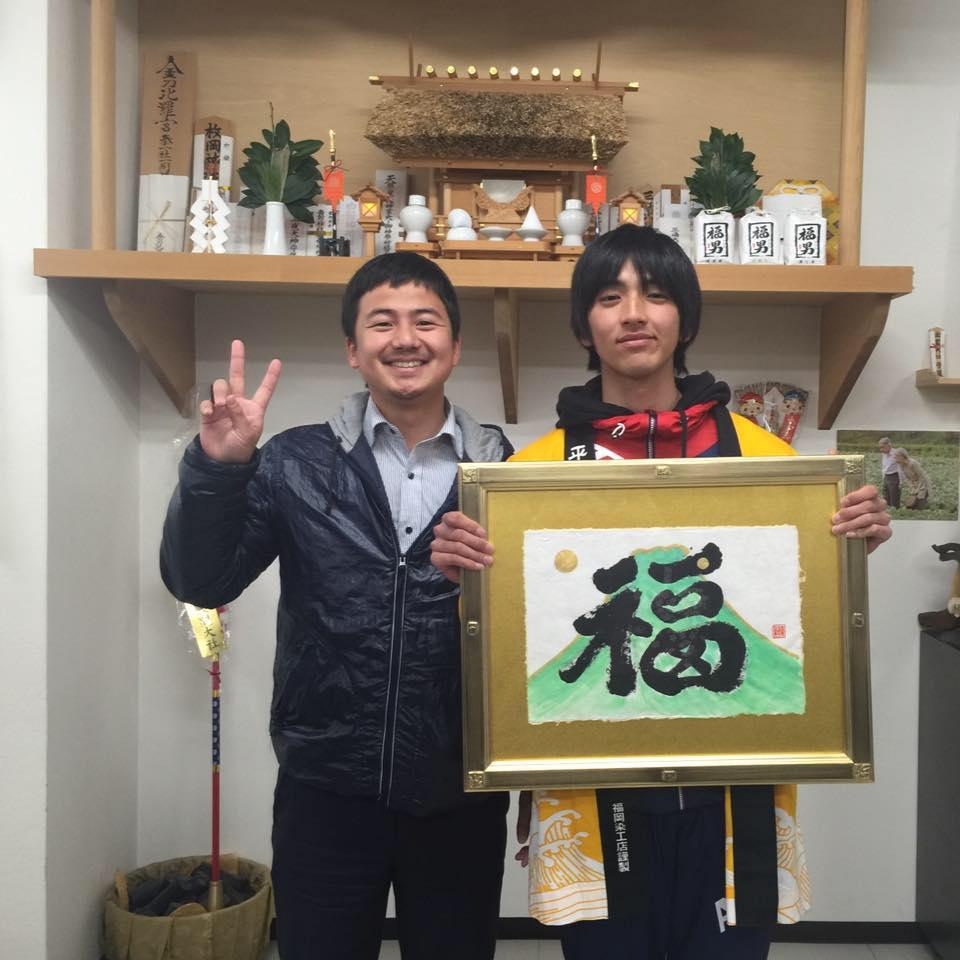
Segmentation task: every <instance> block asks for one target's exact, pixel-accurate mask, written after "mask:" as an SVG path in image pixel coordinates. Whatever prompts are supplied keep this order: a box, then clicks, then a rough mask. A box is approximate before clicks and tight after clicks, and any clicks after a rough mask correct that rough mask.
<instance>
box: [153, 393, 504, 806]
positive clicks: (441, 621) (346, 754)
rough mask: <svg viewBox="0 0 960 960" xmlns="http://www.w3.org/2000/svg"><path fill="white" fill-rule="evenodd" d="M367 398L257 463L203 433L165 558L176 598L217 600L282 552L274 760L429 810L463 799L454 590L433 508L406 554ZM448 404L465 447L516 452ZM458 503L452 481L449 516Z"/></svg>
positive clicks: (475, 456)
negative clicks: (433, 558)
mask: <svg viewBox="0 0 960 960" xmlns="http://www.w3.org/2000/svg"><path fill="white" fill-rule="evenodd" d="M366 401H367V394H366V393H360V394H355V395H354V396H352V397H349V398H347V400H346V401H345V403H344V405H343V407H342V408H341V410H340V413H339V414H338V415H337V416H336V417H335V418H333V419H332V420H331V421H330V422H329V423H326V424H319V425H315V426H307V427H297V428H294V429H292V430H287V431H285V432H284V433H281V434H279V435H277V436H276V437H274V438H273V439H271V440H270V441H269V442H267V443H266V444H264V446H263V449H262V450H260V451H259V452H258V454H257V456H256V457H254V459H253V461H252V462H251V463H249V464H242V465H234V464H221V463H217V462H215V461H213V460H211V459H209V458H208V457H207V456H206V455H205V454H204V453H203V450H202V449H201V448H200V444H199V441H198V440H195V441H194V442H193V444H191V446H190V447H189V449H188V450H187V451H186V453H185V455H184V458H183V462H182V463H181V465H180V484H179V486H178V487H177V490H176V492H175V493H174V495H173V498H172V499H171V501H170V506H169V508H168V511H167V519H166V523H165V525H164V531H163V543H162V546H161V548H160V569H161V573H162V575H163V582H164V583H165V584H166V585H167V587H168V589H169V590H170V591H171V593H173V594H174V596H176V597H178V598H179V599H181V600H184V601H186V602H189V603H194V604H197V605H199V606H203V607H214V606H219V605H221V604H223V603H227V602H229V601H231V600H233V599H234V598H235V597H237V596H238V595H239V594H240V593H241V592H242V591H243V589H244V588H245V587H246V586H247V585H248V584H249V583H251V582H252V581H253V580H254V579H256V577H257V576H258V575H259V574H260V573H261V572H262V571H263V570H264V569H265V568H266V567H267V566H269V565H270V563H272V562H273V560H274V559H275V558H276V557H278V556H279V558H280V585H281V589H280V604H279V608H278V611H277V651H276V658H275V661H274V671H273V680H274V688H273V703H272V706H271V711H270V733H271V736H272V738H273V746H274V750H275V752H276V755H277V759H278V760H279V763H280V767H281V769H282V770H283V771H284V772H285V773H287V774H289V775H291V776H293V777H296V778H298V779H302V780H309V781H312V782H314V783H317V784H319V785H322V786H323V787H325V788H328V789H330V790H331V791H333V792H335V793H338V794H341V795H346V796H357V795H363V796H380V797H382V798H383V799H384V800H385V801H386V803H387V804H388V806H390V807H391V808H392V809H395V810H403V811H407V812H411V813H419V814H428V813H433V812H436V811H439V810H444V809H449V808H452V807H454V806H457V805H458V804H461V803H464V802H467V799H466V798H465V795H464V793H463V774H462V762H461V707H460V640H459V632H460V631H459V620H458V615H457V605H458V595H459V590H458V588H457V587H456V586H455V585H454V584H452V583H450V582H449V581H448V580H446V579H445V578H444V577H443V576H442V575H441V574H440V573H438V572H437V570H435V569H434V567H433V566H432V565H431V563H430V541H431V539H432V537H433V530H432V527H433V523H435V522H436V520H434V521H433V522H431V523H430V524H429V525H428V526H427V527H426V528H425V529H424V530H423V532H422V533H421V534H420V536H419V537H418V538H417V540H416V541H415V542H414V544H413V545H412V546H411V547H410V549H409V550H408V551H407V553H406V555H405V556H401V554H400V550H399V546H398V542H397V538H396V534H395V531H394V525H393V521H392V519H391V517H390V507H389V503H388V501H387V496H386V492H385V490H384V488H383V484H382V482H381V480H380V474H379V472H378V470H377V466H376V462H375V460H374V458H373V454H372V452H371V451H370V448H369V446H368V445H367V443H366V441H365V439H364V438H363V432H362V425H363V413H364V410H365V407H366ZM455 415H456V418H457V422H458V424H459V426H460V430H461V433H462V435H463V442H464V450H465V453H466V456H467V459H469V460H473V461H478V462H479V461H497V460H503V459H505V458H506V457H507V456H509V454H510V453H512V449H511V447H510V445H509V443H508V442H507V440H506V439H505V438H504V436H503V434H502V433H501V431H500V430H499V429H498V428H496V427H486V426H481V425H480V424H478V423H476V422H475V421H474V420H472V419H471V418H470V417H469V416H467V415H466V414H465V413H464V412H463V411H462V410H459V409H457V408H455ZM456 505H457V495H456V486H454V487H453V488H452V489H451V491H450V494H449V495H448V497H447V500H446V503H445V504H444V505H443V507H442V508H441V510H440V513H443V512H446V511H447V510H451V509H456ZM438 516H439V514H438Z"/></svg>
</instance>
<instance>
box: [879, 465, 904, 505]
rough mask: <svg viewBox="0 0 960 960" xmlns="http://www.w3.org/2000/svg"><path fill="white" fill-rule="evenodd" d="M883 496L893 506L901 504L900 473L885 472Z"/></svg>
mask: <svg viewBox="0 0 960 960" xmlns="http://www.w3.org/2000/svg"><path fill="white" fill-rule="evenodd" d="M883 498H884V500H886V501H887V503H889V504H890V506H891V507H899V506H900V474H899V473H885V474H884V475H883Z"/></svg>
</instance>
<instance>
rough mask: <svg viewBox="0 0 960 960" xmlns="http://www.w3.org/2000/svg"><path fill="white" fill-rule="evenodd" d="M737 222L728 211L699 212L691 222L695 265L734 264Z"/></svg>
mask: <svg viewBox="0 0 960 960" xmlns="http://www.w3.org/2000/svg"><path fill="white" fill-rule="evenodd" d="M736 234H737V221H736V220H734V219H733V214H732V213H730V211H729V210H715V211H710V210H701V211H700V212H699V213H698V214H697V215H696V217H695V218H694V220H693V235H694V243H695V245H696V262H697V263H736V262H737V255H736V249H737V247H736Z"/></svg>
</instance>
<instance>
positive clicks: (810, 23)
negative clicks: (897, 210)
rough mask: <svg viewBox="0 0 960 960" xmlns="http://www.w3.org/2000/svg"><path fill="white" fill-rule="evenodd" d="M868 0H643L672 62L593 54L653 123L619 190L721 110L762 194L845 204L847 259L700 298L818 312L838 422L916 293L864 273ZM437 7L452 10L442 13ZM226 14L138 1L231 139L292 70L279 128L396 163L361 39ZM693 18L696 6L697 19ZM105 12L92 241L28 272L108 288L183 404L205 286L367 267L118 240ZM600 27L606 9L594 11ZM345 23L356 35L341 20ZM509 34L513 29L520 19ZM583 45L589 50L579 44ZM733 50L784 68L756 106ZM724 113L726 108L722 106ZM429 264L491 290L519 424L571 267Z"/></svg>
mask: <svg viewBox="0 0 960 960" xmlns="http://www.w3.org/2000/svg"><path fill="white" fill-rule="evenodd" d="M566 3H569V10H567V8H566V7H565V6H564V4H566ZM604 3H607V4H608V5H609V6H610V10H611V16H613V15H614V11H617V10H620V9H622V4H621V5H620V7H617V6H616V4H615V2H614V0H599V3H598V7H602V6H603V5H604ZM866 4H867V0H846V2H843V0H812V6H813V8H815V9H811V10H809V11H808V18H807V20H805V21H804V24H801V25H799V26H798V25H797V24H796V23H792V22H791V23H790V24H786V23H784V24H783V25H782V26H781V25H780V24H779V23H777V22H776V19H775V11H770V5H768V4H765V3H763V2H762V0H747V2H745V3H743V4H742V5H740V4H738V5H737V9H736V10H727V9H725V10H724V11H723V12H722V14H721V12H719V11H716V7H717V6H724V7H725V6H726V5H716V4H712V3H711V2H710V0H697V2H696V3H695V4H694V6H696V7H697V8H698V10H697V11H688V15H690V16H691V20H690V22H689V23H686V24H677V23H676V22H674V21H673V20H672V19H671V18H673V17H674V16H675V12H674V11H672V10H669V9H664V8H663V5H661V4H657V3H654V2H653V0H650V2H649V3H647V4H646V6H644V4H643V3H640V4H638V6H637V8H636V9H635V10H632V11H631V15H632V16H633V15H635V16H637V17H638V18H639V21H642V23H641V26H642V27H643V29H642V31H641V30H640V26H638V27H637V30H638V35H639V34H640V33H642V35H643V36H644V38H645V50H646V51H651V50H652V51H657V49H658V47H657V44H658V42H660V43H667V42H672V43H676V42H677V41H676V38H677V36H678V33H677V31H678V28H679V27H683V31H682V32H683V38H684V41H683V44H682V45H681V47H682V48H679V49H676V50H675V51H671V52H670V53H669V55H668V54H667V53H663V54H662V56H660V57H659V59H658V57H657V56H656V55H653V56H646V57H645V58H643V59H641V61H640V63H641V65H640V66H639V67H638V65H637V63H638V61H637V55H638V51H632V50H630V49H628V48H627V46H625V44H624V43H622V42H621V43H620V45H619V47H618V45H617V42H616V40H615V41H614V42H613V43H609V42H605V45H604V57H605V61H606V62H608V63H609V64H610V72H611V74H615V75H618V76H619V75H624V76H631V77H632V76H633V75H636V74H637V73H638V72H639V73H640V75H641V80H640V93H641V96H640V97H639V98H637V97H631V98H630V99H631V103H630V112H631V114H639V116H640V117H641V120H640V121H638V123H640V125H641V127H642V128H643V129H645V128H647V127H652V128H654V129H656V131H657V134H658V135H657V137H656V138H655V139H649V140H648V139H645V138H634V137H633V136H632V138H631V143H630V144H628V145H627V147H625V148H624V149H623V151H621V153H620V155H618V157H617V159H616V160H615V161H614V163H613V164H612V165H611V169H610V179H611V184H610V185H611V188H612V191H613V193H616V192H617V189H618V188H619V187H626V186H627V185H628V183H631V182H634V181H638V180H641V179H642V180H643V181H645V182H651V183H660V182H674V181H675V180H676V177H677V175H678V172H685V171H686V170H687V169H688V168H689V160H688V159H687V158H688V157H689V155H690V153H691V150H692V149H693V148H695V146H696V141H697V139H698V137H699V136H702V135H703V134H704V133H705V132H706V129H707V127H708V126H709V124H710V123H711V122H718V121H717V120H716V119H715V118H716V117H718V116H722V115H723V114H724V113H725V112H726V114H727V116H728V117H732V120H730V121H728V120H723V121H722V122H723V123H724V124H725V125H726V126H727V127H728V129H738V128H739V129H740V130H741V132H743V133H745V135H747V134H749V135H747V143H748V146H749V147H750V148H751V149H753V150H755V151H756V152H757V154H758V157H759V158H760V162H759V165H760V166H761V169H762V171H763V172H764V173H765V174H766V176H765V177H764V179H763V180H761V186H763V185H768V186H769V185H772V183H773V182H775V181H776V180H778V179H780V178H781V177H786V176H797V175H803V173H806V172H808V171H809V173H810V175H816V176H820V177H821V178H822V179H824V180H826V181H827V182H828V183H830V184H831V186H832V185H834V184H836V185H838V187H839V189H838V191H837V192H838V194H839V196H840V197H841V200H842V202H843V209H842V224H841V244H840V265H838V266H829V267H785V266H776V267H757V266H746V265H744V266H739V265H738V266H713V265H710V266H706V265H703V266H700V267H698V273H699V276H700V280H701V284H702V286H703V292H704V301H705V303H707V304H712V303H735V304H742V305H745V306H759V305H766V304H781V305H782V304H796V305H806V306H812V307H816V308H819V311H818V312H819V325H820V385H819V411H818V423H819V426H820V427H821V428H824V429H825V428H828V427H830V426H831V425H832V424H833V422H834V420H835V419H836V417H837V414H838V413H839V411H840V409H841V408H842V406H843V403H844V401H845V400H846V398H847V396H848V395H849V393H850V390H851V389H852V388H853V385H854V383H855V382H856V380H857V378H858V377H859V375H860V372H861V371H862V370H863V367H864V365H865V364H866V362H867V359H868V358H869V356H870V354H871V352H872V350H873V348H874V346H875V344H876V342H877V340H878V339H879V337H880V335H881V333H882V332H883V328H884V325H885V323H886V318H887V313H888V310H889V305H890V301H891V300H892V299H893V298H894V297H899V296H902V295H904V294H907V293H909V292H910V291H911V289H912V282H913V271H912V268H910V267H863V266H860V201H861V179H862V161H863V123H864V96H865V50H866V35H867V9H866ZM364 6H365V13H366V14H367V15H369V16H371V17H373V18H374V19H375V18H376V15H378V14H381V15H383V16H387V15H388V14H391V13H395V4H392V3H391V2H390V0H368V3H367V4H365V5H364ZM513 6H514V7H516V6H517V5H513ZM575 8H576V9H580V8H579V7H577V6H576V5H575V4H574V3H573V0H560V3H559V4H558V9H557V17H558V18H562V17H563V16H565V15H566V14H565V11H566V13H570V15H571V16H572V12H573V11H574V9H575ZM699 8H702V9H699ZM437 9H438V11H439V10H440V9H441V5H438V8H437ZM442 9H443V10H446V11H447V12H448V14H447V15H448V16H449V17H451V18H452V17H454V13H453V12H452V8H450V7H449V6H445V7H442ZM219 11H220V8H219V7H218V5H216V4H215V3H213V2H211V0H193V2H188V0H170V3H168V4H166V5H164V9H163V13H162V16H161V14H160V12H159V11H158V10H157V9H156V8H155V6H153V5H150V4H149V3H142V4H141V11H140V22H141V43H142V44H143V45H144V46H146V45H151V46H166V47H167V48H168V49H194V50H197V51H198V52H199V53H200V54H201V56H202V61H201V64H203V63H208V62H209V63H210V64H211V66H212V67H213V69H211V70H210V71H209V76H208V73H207V72H204V71H203V67H202V66H201V70H202V73H201V87H200V100H199V102H198V111H200V112H201V113H217V114H223V115H225V116H231V117H232V118H233V119H234V120H235V122H236V124H237V137H238V141H239V142H241V143H245V142H249V140H250V139H251V138H253V137H254V136H256V134H257V133H258V131H259V128H260V126H262V125H263V119H264V107H265V103H266V101H267V100H268V99H271V97H272V94H271V89H272V87H271V85H270V77H271V76H273V77H276V76H280V75H281V74H282V75H284V76H285V77H290V76H294V77H296V78H297V79H298V80H300V81H301V83H300V87H298V88H297V89H298V90H299V93H298V96H297V97H296V98H294V97H293V96H292V94H291V95H290V107H289V109H287V108H286V104H285V108H284V111H283V115H285V116H287V117H288V118H289V119H290V121H291V124H292V125H293V127H294V130H295V132H297V134H298V136H310V135H313V132H314V131H316V130H319V131H321V136H322V131H325V130H326V128H327V126H331V127H334V128H335V129H336V130H337V136H338V143H339V144H340V145H341V148H342V147H343V145H344V144H345V143H347V142H350V143H351V144H355V145H356V146H355V149H354V148H353V147H352V148H351V150H352V153H353V157H352V159H351V160H350V162H349V163H348V167H350V168H351V169H350V173H349V174H348V176H349V178H350V181H351V182H352V181H353V180H354V179H356V181H357V183H358V184H359V183H362V182H366V181H367V180H369V179H372V177H371V176H370V175H371V174H372V172H373V169H374V168H375V167H377V166H385V165H388V164H389V161H387V160H386V159H385V157H384V156H383V154H381V153H380V152H379V151H377V150H376V148H374V147H373V146H372V145H370V144H364V142H363V141H362V122H363V118H364V117H365V115H366V114H365V113H364V111H368V110H369V106H370V102H371V100H370V98H371V97H372V96H373V97H375V96H376V95H377V94H376V91H375V90H371V88H370V87H368V86H367V84H366V77H365V76H359V75H357V74H358V73H359V72H360V70H361V69H362V68H361V67H359V66H358V64H357V60H356V50H352V49H351V50H346V49H345V50H344V51H343V53H342V55H341V56H340V59H339V60H338V59H337V58H336V57H335V56H334V57H329V56H328V57H326V58H325V59H324V60H323V61H318V60H317V50H316V46H315V43H314V41H313V39H311V34H310V30H309V26H310V24H311V23H312V21H311V19H310V18H311V17H314V16H315V14H314V13H313V12H312V9H311V8H310V5H309V4H305V3H304V2H302V0H277V4H276V10H274V11H271V17H272V26H273V27H274V28H275V29H274V31H273V32H272V33H270V34H260V33H258V32H257V30H255V29H253V28H254V26H255V25H256V24H258V23H259V20H258V18H262V16H263V12H262V5H259V4H257V3H255V2H254V0H236V2H235V4H234V5H233V6H232V8H231V17H230V18H229V20H228V21H227V22H226V24H225V23H224V21H223V20H222V13H221V12H219ZM694 12H697V13H702V16H697V17H693V16H692V14H693V13H694ZM523 15H525V14H523V12H522V11H519V12H517V16H523ZM530 15H531V16H532V14H530ZM114 16H115V11H114V0H92V2H91V62H92V68H91V134H92V142H93V144H94V147H93V157H92V161H93V162H92V178H91V205H92V207H91V222H92V230H91V244H90V246H91V249H83V250H45V249H38V250H36V251H35V255H34V270H35V273H36V274H37V275H38V276H42V277H47V278H49V279H56V278H61V277H70V278H81V279H85V280H89V281H91V282H98V283H100V284H101V285H102V287H103V291H104V297H105V300H106V303H107V306H108V308H109V310H110V313H111V315H112V316H113V318H114V320H115V321H116V323H117V325H118V326H119V327H120V329H121V330H122V331H123V332H124V334H125V335H126V336H127V338H128V339H129V340H130V342H131V343H132V344H133V346H134V347H135V349H136V350H137V351H138V353H140V355H141V356H142V357H143V358H144V360H145V362H146V364H147V365H148V367H149V369H150V370H151V371H152V372H153V373H154V375H155V376H156V377H157V379H158V380H159V382H160V383H161V384H162V386H163V388H164V390H165V391H166V393H167V395H168V396H169V397H170V399H171V401H172V402H173V403H174V404H175V406H176V407H177V409H178V410H181V411H183V409H184V405H185V400H186V398H187V396H188V395H189V393H190V391H191V390H192V388H193V385H194V379H195V359H196V358H195V348H194V294H195V293H196V292H200V291H203V292H208V291H216V292H222V293H234V294H240V293H247V292H254V291H255V292H269V293H274V294H284V293H286V294H302V293H316V294H321V295H325V296H331V295H334V296H335V295H337V294H339V293H340V292H342V290H343V288H344V287H345V285H346V281H347V280H348V278H349V277H350V275H351V274H352V273H353V272H354V271H355V270H356V268H357V266H359V264H360V263H361V262H362V261H361V259H360V258H342V259H337V258H331V259H328V258H307V257H266V256H252V255H247V256H240V255H237V256H213V255H203V256H201V255H194V254H176V253H162V254H158V253H148V252H134V251H119V250H116V249H115V248H116V223H115V221H116V177H115V165H116V158H115V149H114V143H115V135H116V133H115V122H114V102H115V93H114V91H115V85H116V76H115V70H114V54H113V50H114V31H115V27H114ZM437 16H438V17H440V16H441V14H439V13H438V14H437ZM714 16H722V18H723V23H724V25H725V26H729V28H730V32H729V33H728V34H727V35H726V38H727V39H730V38H736V39H735V40H734V41H733V42H736V41H737V40H739V42H742V43H743V44H744V45H745V46H746V47H748V48H749V49H747V50H745V51H737V52H738V53H740V54H742V56H725V57H721V58H718V59H717V62H716V63H715V64H713V65H712V72H711V74H710V84H709V86H708V87H705V86H704V84H703V82H702V70H703V58H704V56H707V54H706V53H705V51H706V50H707V49H709V47H710V45H711V44H716V42H717V39H716V24H714V23H712V22H711V17H714ZM737 18H740V19H739V21H738V19H737ZM602 21H603V18H602V17H600V18H599V20H598V21H597V22H602ZM741 21H742V22H741ZM611 22H612V21H611ZM359 23H360V19H359V17H358V20H357V22H356V23H353V24H352V25H351V29H352V31H353V33H352V34H351V33H350V32H349V31H348V32H347V33H344V36H350V35H352V36H355V35H356V31H357V30H358V29H359ZM438 23H440V26H438V27H437V37H438V40H437V42H438V43H440V44H442V43H450V44H451V45H452V44H453V43H454V42H455V38H456V37H457V36H458V34H457V31H456V29H454V28H453V27H450V26H447V27H444V26H443V21H442V20H438ZM538 23H539V25H538V28H537V30H536V32H533V33H530V32H528V33H527V35H528V36H537V37H540V38H541V41H542V45H543V48H544V50H549V47H550V43H551V41H550V33H549V28H548V27H545V26H544V25H543V24H542V21H539V22H538ZM327 26H329V24H328V25H327ZM520 26H522V24H520ZM318 29H319V28H318ZM341 29H343V30H346V29H347V28H346V27H343V26H342V25H341ZM738 29H739V30H740V33H739V34H737V30H738ZM444 31H446V32H444ZM514 33H515V35H518V36H523V30H517V31H514ZM563 36H564V35H563V34H558V37H560V38H562V37H563ZM724 42H726V41H724ZM527 43H528V45H529V41H527ZM539 45H540V44H539V43H538V46H539ZM791 45H792V46H791ZM461 46H462V43H461ZM568 46H569V44H568ZM402 49H403V45H402V41H398V38H397V37H396V36H389V35H384V34H383V33H382V32H381V33H377V34H371V36H370V44H369V51H366V53H367V54H368V55H369V56H372V57H377V58H378V61H379V62H381V63H382V62H384V59H383V58H387V57H389V56H390V55H391V53H392V54H396V52H397V51H398V50H402ZM579 49H583V50H586V49H587V48H586V47H584V46H583V45H582V44H581V46H580V48H579ZM253 51H256V54H257V55H258V56H259V67H260V73H259V74H258V75H257V77H253V76H252V75H251V71H250V62H251V58H252V57H253V56H254V53H253ZM744 57H746V58H747V60H749V58H750V57H753V58H755V59H756V60H757V62H763V63H765V64H766V65H767V67H769V68H770V69H771V70H772V69H775V68H776V66H777V61H778V60H779V63H780V65H782V66H783V67H784V73H783V75H782V78H781V79H780V80H779V85H777V84H769V85H768V84H764V85H763V86H762V87H757V88H755V89H754V88H751V90H750V93H749V95H750V100H749V102H741V100H738V98H737V91H738V86H737V85H738V83H740V82H741V80H742V77H743V75H744V70H745V69H746V68H745V65H744ZM618 58H619V59H618ZM558 59H560V57H559V56H558ZM564 59H565V60H566V59H568V58H564ZM502 62H503V61H501V63H502ZM318 64H319V65H318ZM798 65H799V66H798ZM548 66H549V65H548ZM684 66H685V67H686V69H683V67H684ZM310 70H313V72H314V73H317V72H318V71H322V70H327V71H329V72H330V73H329V79H337V82H338V83H339V84H340V85H341V87H342V89H343V90H344V91H347V90H350V91H353V94H352V95H353V99H352V100H350V98H349V97H347V96H346V93H345V94H344V97H343V98H342V99H343V100H344V102H343V103H338V105H336V106H333V107H330V108H329V111H328V113H327V114H325V117H326V119H325V120H324V121H317V119H316V105H315V97H314V96H313V95H312V93H311V90H310V89H309V87H307V86H305V81H306V80H307V79H308V78H309V76H310ZM698 71H699V72H698ZM322 79H323V77H321V80H322ZM438 82H439V81H438ZM503 82H509V81H503ZM258 84H259V86H258ZM292 86H295V85H293V84H291V83H286V84H285V86H284V89H285V90H286V91H287V93H288V94H289V93H290V88H291V87H292ZM661 88H662V89H669V90H670V91H671V95H672V96H671V98H670V99H669V101H668V102H665V103H662V102H660V101H661V100H663V99H665V98H659V99H658V98H657V97H654V96H652V95H651V96H649V97H646V98H644V96H643V92H644V90H656V89H661ZM240 90H242V91H243V94H242V96H241V95H240V94H239V93H238V91H240ZM360 91H362V93H361V92H360ZM678 104H683V105H684V108H685V109H686V110H687V113H686V114H684V113H682V112H678ZM725 105H726V106H727V107H729V108H730V109H728V110H726V111H725V110H724V107H725ZM787 118H789V121H790V122H789V123H788V122H787ZM311 128H312V129H311ZM788 129H793V130H794V131H795V133H796V132H797V131H799V133H797V135H796V136H795V137H794V138H793V139H791V140H790V141H789V142H784V140H785V137H784V131H786V130H788ZM691 131H692V132H691ZM413 172H414V173H416V171H413ZM421 189H422V188H421ZM424 192H426V191H424ZM440 265H441V266H442V267H443V269H444V270H446V271H447V273H448V274H449V276H450V278H451V280H452V281H453V283H454V284H455V286H456V287H457V288H458V290H460V291H462V292H463V293H464V295H466V296H482V297H486V298H489V300H490V301H491V304H492V308H493V309H492V315H493V322H494V327H495V332H496V341H497V349H498V354H499V364H500V373H501V382H502V386H503V401H504V418H505V420H506V421H507V422H508V423H514V422H516V421H517V415H518V410H517V394H518V385H519V375H520V369H519V364H518V343H519V334H520V310H521V307H522V304H523V301H524V300H529V299H532V298H538V299H544V298H546V299H563V298H565V297H566V295H567V291H568V290H569V284H570V276H571V273H572V264H570V263H563V262H538V263H533V262H525V261H508V262H496V261H485V260H462V261H446V262H443V261H441V262H440Z"/></svg>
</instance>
